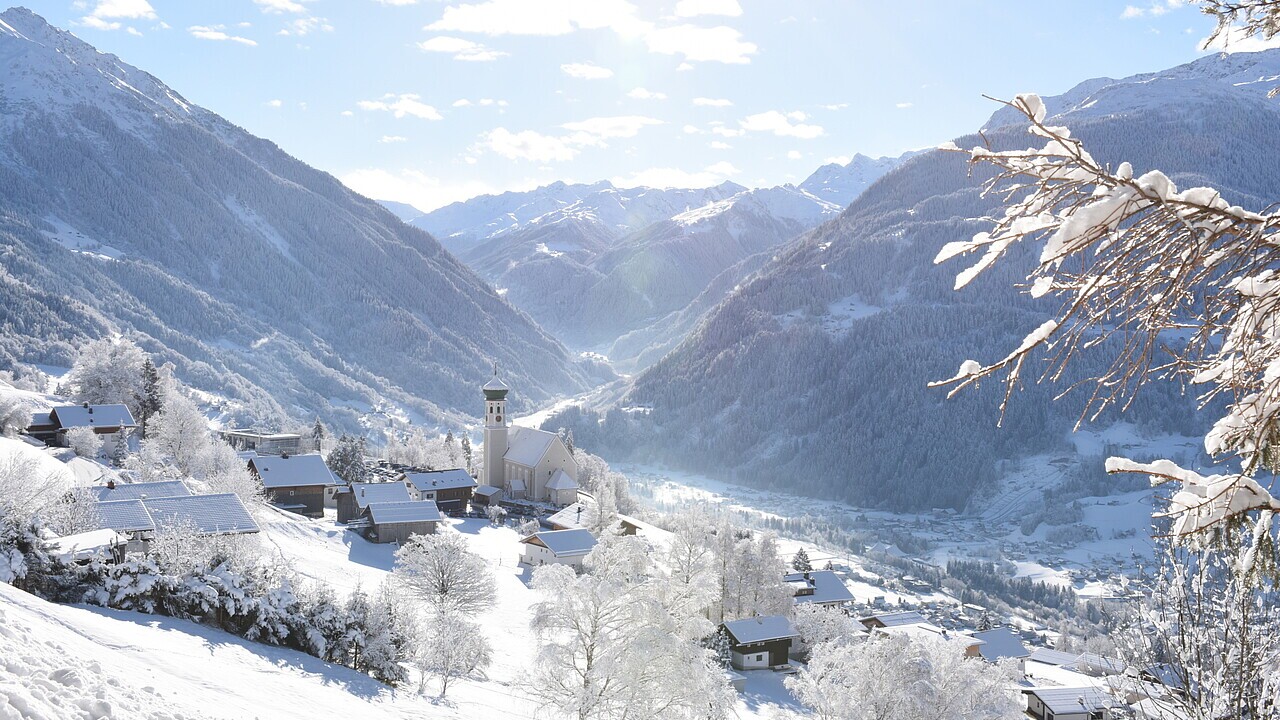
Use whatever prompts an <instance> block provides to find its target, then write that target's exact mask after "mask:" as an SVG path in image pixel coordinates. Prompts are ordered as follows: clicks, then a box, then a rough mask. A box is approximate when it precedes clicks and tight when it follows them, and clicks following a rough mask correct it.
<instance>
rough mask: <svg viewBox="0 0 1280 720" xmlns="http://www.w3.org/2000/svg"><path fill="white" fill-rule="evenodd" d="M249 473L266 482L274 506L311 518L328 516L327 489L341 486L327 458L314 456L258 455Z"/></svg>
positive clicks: (250, 463)
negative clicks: (325, 514)
mask: <svg viewBox="0 0 1280 720" xmlns="http://www.w3.org/2000/svg"><path fill="white" fill-rule="evenodd" d="M249 472H250V473H252V474H253V476H254V477H256V478H257V479H258V481H259V482H261V483H262V487H263V489H265V490H266V491H267V498H268V500H270V502H271V504H272V505H275V506H276V507H278V508H280V509H281V510H288V511H289V512H294V513H298V514H299V515H306V516H307V517H316V518H318V517H323V516H324V495H325V489H326V488H330V487H333V486H334V485H338V484H339V483H338V479H337V478H336V477H335V476H334V474H333V473H332V472H330V471H329V466H328V465H325V464H324V458H322V457H320V456H319V455H317V454H314V453H313V454H310V455H289V454H287V453H286V454H284V455H278V456H277V455H255V456H254V457H251V458H249Z"/></svg>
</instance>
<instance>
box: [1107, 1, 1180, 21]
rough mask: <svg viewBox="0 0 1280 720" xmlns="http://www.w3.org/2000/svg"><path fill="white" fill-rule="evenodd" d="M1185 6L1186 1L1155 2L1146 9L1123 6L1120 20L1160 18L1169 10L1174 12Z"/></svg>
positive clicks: (1135, 6)
mask: <svg viewBox="0 0 1280 720" xmlns="http://www.w3.org/2000/svg"><path fill="white" fill-rule="evenodd" d="M1186 4H1187V0H1164V2H1160V0H1156V1H1155V2H1152V3H1151V4H1150V5H1148V6H1146V7H1139V6H1137V5H1125V6H1124V10H1123V11H1121V12H1120V19H1121V20H1132V19H1134V18H1140V17H1160V16H1161V15H1164V14H1165V13H1167V12H1169V11H1170V10H1176V9H1178V8H1180V7H1182V6H1183V5H1186Z"/></svg>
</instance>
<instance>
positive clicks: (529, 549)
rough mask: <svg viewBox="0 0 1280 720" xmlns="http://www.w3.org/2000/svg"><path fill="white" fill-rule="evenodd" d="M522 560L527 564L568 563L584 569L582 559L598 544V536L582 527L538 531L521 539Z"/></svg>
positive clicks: (575, 567)
mask: <svg viewBox="0 0 1280 720" xmlns="http://www.w3.org/2000/svg"><path fill="white" fill-rule="evenodd" d="M520 542H522V543H524V550H523V552H522V553H521V555H520V562H522V563H524V564H526V565H533V566H538V565H568V566H570V567H572V568H574V569H575V570H581V569H582V560H583V559H584V558H585V557H586V556H587V554H588V553H590V552H591V550H592V549H593V548H595V546H596V538H595V536H594V535H592V534H591V533H590V532H588V531H586V530H583V529H581V528H579V529H575V530H547V531H543V532H536V533H534V534H532V535H530V536H529V537H527V538H525V539H523V540H521V541H520Z"/></svg>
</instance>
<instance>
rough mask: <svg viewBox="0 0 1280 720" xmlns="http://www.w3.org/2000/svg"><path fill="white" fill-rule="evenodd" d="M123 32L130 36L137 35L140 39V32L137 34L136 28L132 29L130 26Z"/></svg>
mask: <svg viewBox="0 0 1280 720" xmlns="http://www.w3.org/2000/svg"><path fill="white" fill-rule="evenodd" d="M124 31H125V32H127V33H129V34H130V35H137V36H138V37H142V33H141V32H139V30H138V28H136V27H134V26H132V25H130V26H129V27H127V28H125V29H124Z"/></svg>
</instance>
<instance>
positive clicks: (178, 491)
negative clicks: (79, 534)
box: [90, 480, 191, 502]
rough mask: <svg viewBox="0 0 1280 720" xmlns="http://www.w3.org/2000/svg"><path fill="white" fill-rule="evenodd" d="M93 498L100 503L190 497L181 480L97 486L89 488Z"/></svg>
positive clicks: (189, 492)
mask: <svg viewBox="0 0 1280 720" xmlns="http://www.w3.org/2000/svg"><path fill="white" fill-rule="evenodd" d="M90 491H91V492H92V493H93V496H94V497H95V498H97V499H98V500H99V501H100V502H105V501H108V500H141V499H142V498H144V497H146V498H161V497H179V496H182V495H190V494H191V491H190V490H188V489H187V486H186V485H184V484H182V481H181V480H160V481H158V482H144V483H116V486H115V487H114V488H109V487H107V486H106V485H99V486H97V487H94V488H90Z"/></svg>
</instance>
